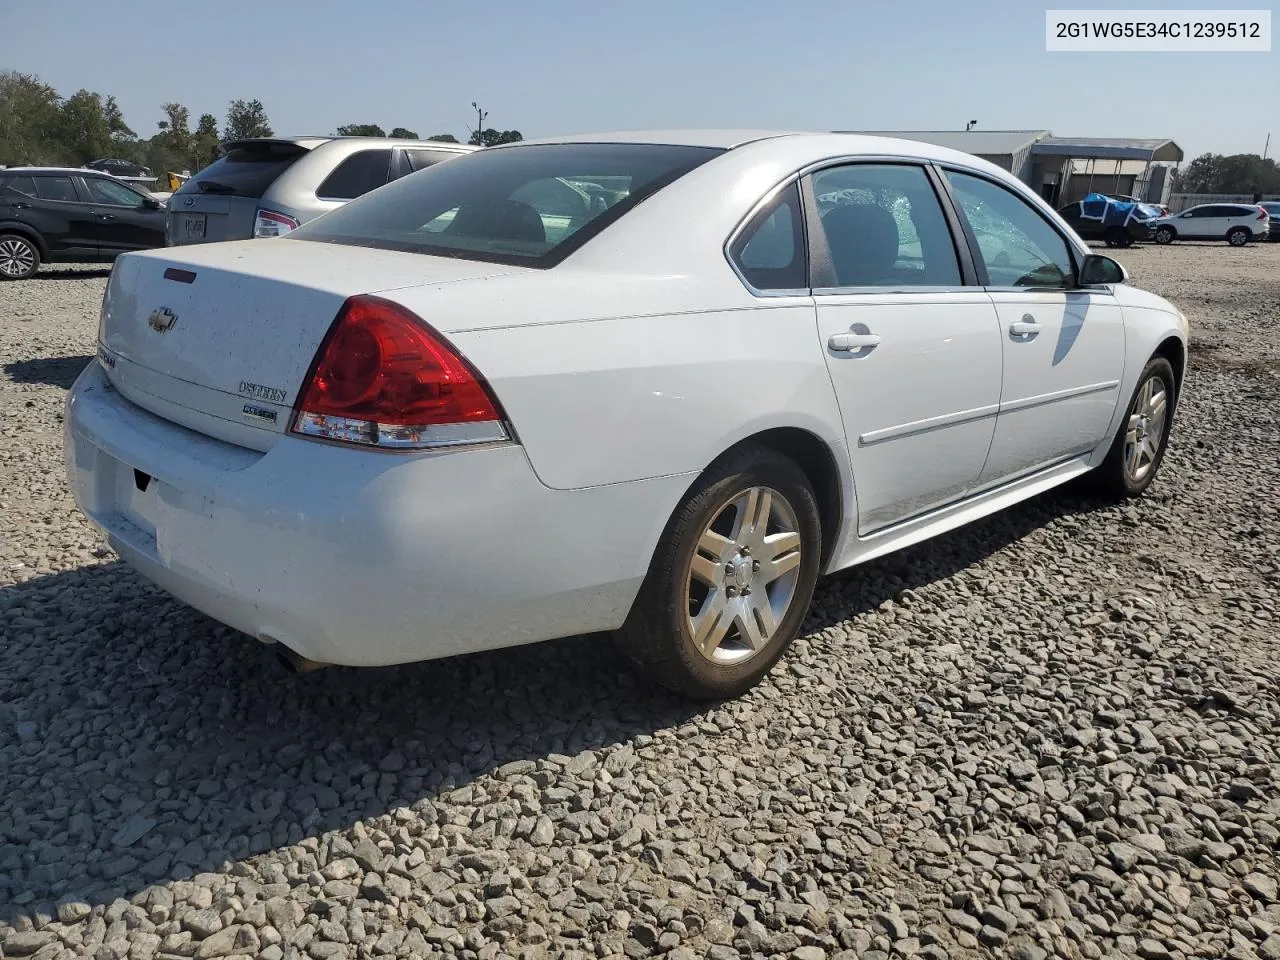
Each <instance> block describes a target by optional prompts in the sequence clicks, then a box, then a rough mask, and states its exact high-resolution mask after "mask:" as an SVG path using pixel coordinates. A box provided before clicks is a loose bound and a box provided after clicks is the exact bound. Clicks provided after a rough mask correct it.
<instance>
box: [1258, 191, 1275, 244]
mask: <svg viewBox="0 0 1280 960" xmlns="http://www.w3.org/2000/svg"><path fill="white" fill-rule="evenodd" d="M1258 206H1260V207H1261V208H1262V209H1263V210H1265V211H1267V215H1268V216H1269V217H1270V218H1271V219H1270V220H1268V221H1267V228H1268V230H1269V231H1270V233H1269V235H1270V237H1271V239H1272V240H1280V200H1264V201H1262V203H1260V204H1258Z"/></svg>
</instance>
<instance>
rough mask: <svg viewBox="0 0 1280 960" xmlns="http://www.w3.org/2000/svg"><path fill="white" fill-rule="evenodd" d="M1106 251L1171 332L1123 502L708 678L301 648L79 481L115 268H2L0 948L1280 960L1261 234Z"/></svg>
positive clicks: (939, 570) (583, 652)
mask: <svg viewBox="0 0 1280 960" xmlns="http://www.w3.org/2000/svg"><path fill="white" fill-rule="evenodd" d="M1120 259H1122V260H1123V261H1124V262H1125V263H1126V265H1127V266H1129V267H1130V269H1131V271H1132V273H1133V280H1134V282H1135V283H1139V284H1142V285H1145V286H1147V287H1148V288H1151V289H1155V290H1157V291H1160V292H1162V293H1165V294H1167V295H1169V296H1171V297H1172V298H1173V299H1174V300H1175V301H1176V302H1177V303H1178V304H1179V305H1180V306H1181V307H1182V308H1183V309H1184V310H1185V311H1186V312H1187V313H1188V314H1189V316H1190V317H1191V319H1192V322H1193V324H1194V327H1195V340H1194V347H1195V353H1194V356H1193V358H1192V363H1193V370H1194V372H1193V373H1191V375H1190V377H1189V380H1188V384H1187V392H1186V397H1185V399H1184V400H1183V404H1182V406H1181V408H1180V411H1179V414H1180V416H1179V422H1178V424H1177V426H1176V427H1175V433H1174V442H1173V445H1172V447H1171V450H1170V453H1169V456H1168V458H1167V459H1166V461H1165V464H1164V469H1163V472H1162V474H1161V477H1160V478H1159V479H1158V480H1157V482H1156V484H1155V485H1154V486H1153V487H1152V489H1151V491H1150V492H1149V495H1148V496H1147V497H1146V498H1145V499H1144V500H1142V501H1140V502H1137V503H1132V504H1127V505H1123V506H1108V505H1104V504H1099V503H1097V502H1094V501H1092V500H1090V499H1087V498H1086V497H1085V495H1084V494H1082V493H1081V492H1079V491H1076V490H1067V491H1061V492H1054V493H1051V494H1048V495H1046V496H1043V497H1040V498H1038V499H1036V500H1034V501H1032V502H1030V503H1027V504H1025V505H1023V506H1021V507H1019V508H1017V509H1014V510H1012V511H1010V512H1007V513H1005V514H1003V515H1001V516H998V517H995V518H991V519H989V520H987V521H984V522H981V523H978V524H976V525H974V526H971V527H969V528H966V529H964V530H962V531H959V532H957V533H954V534H952V535H949V536H946V537H943V538H941V539H939V540H937V541H934V542H933V543H930V544H927V545H922V546H920V547H917V548H914V549H911V550H909V551H907V552H905V553H902V554H899V555H896V556H892V557H889V558H886V559H885V560H883V561H880V562H876V563H874V564H872V565H870V566H868V567H863V568H860V569H858V570H855V571H851V572H848V573H846V574H843V575H840V576H837V577H833V578H830V579H828V580H826V581H824V582H823V584H821V585H820V587H819V591H818V596H817V600H816V603H815V607H814V610H813V613H812V616H811V618H810V620H809V623H808V626H807V628H806V630H805V634H804V637H803V639H802V640H801V641H800V642H798V643H797V644H796V646H795V647H794V648H793V651H792V652H791V654H790V655H789V656H788V658H787V659H786V660H785V662H784V663H783V664H782V665H781V666H780V668H779V669H778V671H777V672H776V674H775V675H774V676H773V677H772V678H770V679H769V680H767V681H766V682H765V683H763V684H762V685H761V686H760V687H759V688H758V689H756V690H755V691H753V692H752V693H751V694H749V695H748V696H746V697H744V698H742V699H741V700H739V701H736V702H733V703H726V704H723V705H718V706H713V707H710V708H694V707H690V706H688V705H685V704H682V703H679V702H676V701H674V700H672V699H669V698H667V697H666V696H665V695H662V694H659V693H655V692H653V691H651V690H649V689H648V688H646V687H643V686H641V685H639V684H638V683H637V682H635V681H634V680H633V679H632V677H631V675H630V674H629V673H628V672H626V670H625V669H623V668H622V667H621V665H620V664H619V662H618V660H617V659H616V658H615V656H614V655H613V654H612V653H611V652H610V650H609V648H608V644H606V643H603V642H602V641H601V639H600V638H596V637H586V638H575V639H571V640H566V641H561V642H557V643H552V644H546V645H542V646H539V647H532V648H525V649H517V650H512V651H505V652H501V653H495V654H491V655H479V656H473V657H466V658H460V659H455V660H450V661H441V662H436V663H429V664H421V665H417V666H413V667H408V668H398V669H394V670H372V671H364V672H361V671H355V670H346V669H333V670H328V671H324V672H321V673H319V674H314V675H311V676H308V677H301V678H298V677H291V676H288V675H285V674H284V673H283V672H282V671H280V670H279V669H277V668H276V667H275V666H274V664H270V663H268V655H267V652H266V651H265V650H264V649H263V648H261V647H259V646H258V645H257V644H255V643H253V642H251V641H248V640H246V639H245V638H243V637H240V636H238V635H236V634H234V633H233V632H232V631H229V630H227V629H226V628H223V627H220V626H218V625H217V624H214V623H213V622H211V621H209V620H207V619H205V618H204V617H202V616H200V615H199V614H196V613H194V612H193V611H191V610H189V609H187V608H185V607H183V606H182V605H180V604H178V603H176V602H174V601H172V600H170V599H168V598H167V597H166V596H164V595H163V594H161V593H159V592H158V591H156V590H155V589H153V588H151V587H150V586H148V585H147V584H146V583H144V582H143V581H142V580H140V579H139V578H138V577H136V576H134V575H133V574H132V573H131V572H130V571H129V570H128V569H127V568H125V567H124V566H123V565H121V564H120V563H119V562H118V561H116V560H115V558H114V557H113V555H112V554H111V553H110V551H108V550H107V549H105V548H104V547H103V546H102V544H101V541H100V540H99V539H98V537H97V536H96V535H95V534H94V533H93V532H92V531H91V530H90V528H89V527H88V526H87V524H86V523H85V522H84V521H83V520H82V519H81V518H80V516H79V515H78V514H77V512H76V510H75V508H74V506H73V504H72V501H71V499H70V497H69V496H68V493H67V490H66V484H65V481H64V478H63V474H62V467H61V437H60V429H61V424H60V419H61V406H62V403H63V398H64V395H65V392H66V389H67V387H68V385H69V384H70V382H71V380H72V379H73V377H74V375H75V373H76V372H77V371H78V369H79V368H80V367H81V366H83V364H84V363H86V362H87V361H88V359H89V355H90V354H91V353H92V351H93V341H94V336H95V329H96V317H97V306H98V301H99V298H100V296H101V293H102V288H103V285H104V283H105V273H104V272H103V271H99V270H95V271H86V270H78V269H65V270H58V271H53V270H50V271H46V272H45V273H42V274H41V275H40V276H39V277H38V278H37V279H34V280H31V281H27V282H25V283H8V284H0V373H2V375H0V438H2V442H0V509H2V510H3V518H4V520H3V527H2V528H0V529H2V530H3V535H2V536H0V945H2V946H3V953H4V956H5V957H17V956H29V955H33V956H35V957H38V958H40V960H47V958H55V957H71V956H93V957H96V958H101V960H107V958H115V960H120V958H124V957H126V956H128V957H130V958H134V960H146V958H150V957H192V956H194V957H196V958H200V960H203V958H209V957H220V956H246V957H254V956H257V957H261V958H263V960H281V958H284V957H290V958H293V957H299V958H301V957H310V958H314V960H336V958H356V957H383V956H386V957H391V956H398V957H409V956H413V957H420V956H436V955H444V956H460V957H468V958H485V960H491V958H499V957H517V958H535V957H583V958H585V957H588V956H591V957H610V956H618V955H625V956H627V957H633V958H634V957H643V956H649V955H656V954H661V953H665V954H666V955H667V956H669V957H671V958H672V960H690V958H695V957H709V958H712V960H728V958H732V957H740V956H753V957H754V956H780V957H784V958H795V960H818V958H823V957H839V958H842V960H845V958H854V957H864V958H883V957H887V956H903V957H907V956H913V955H914V956H919V957H925V958H934V960H936V958H942V957H952V958H970V957H981V956H1002V957H1010V958H1017V960H1037V958H1046V957H1048V956H1057V957H1066V958H1074V957H1089V958H1100V957H1117V956H1119V957H1132V956H1137V957H1142V958H1144V960H1160V958H1166V957H1193V956H1194V957H1205V958H1222V957H1230V958H1251V957H1255V956H1256V957H1265V958H1271V960H1276V958H1280V903H1278V902H1277V899H1278V896H1277V889H1276V887H1277V884H1276V879H1277V877H1278V876H1280V865H1278V864H1277V860H1278V858H1280V857H1278V855H1280V789H1277V787H1278V785H1280V661H1278V660H1277V653H1278V652H1280V631H1277V620H1278V618H1280V609H1278V608H1277V595H1278V594H1280V556H1278V550H1277V529H1278V528H1280V525H1278V524H1277V513H1278V512H1280V455H1278V453H1280V445H1278V444H1277V438H1276V424H1277V423H1278V422H1280V404H1278V402H1277V386H1280V323H1278V313H1277V307H1276V304H1278V303H1280V279H1278V278H1280V244H1273V245H1270V246H1251V247H1248V248H1246V249H1244V250H1234V249H1231V248H1229V247H1227V246H1226V245H1225V244H1177V245H1174V246H1173V247H1171V248H1167V249H1166V248H1154V247H1146V248H1141V249H1134V250H1130V251H1124V252H1122V253H1121V256H1120Z"/></svg>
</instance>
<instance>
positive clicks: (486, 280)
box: [66, 152, 711, 665]
mask: <svg viewBox="0 0 1280 960" xmlns="http://www.w3.org/2000/svg"><path fill="white" fill-rule="evenodd" d="M709 155H711V152H708V153H706V155H700V156H699V158H698V159H699V160H701V159H706V157H707V156H709ZM553 189H556V190H558V189H562V188H561V187H559V186H555V187H553ZM563 189H565V190H569V189H570V188H568V187H564V188H563ZM569 195H573V194H572V191H570V194H566V196H569ZM584 202H585V201H584ZM584 209H585V207H584ZM446 213H447V211H446ZM443 219H444V221H445V222H451V218H450V217H445V218H443ZM552 222H553V223H554V222H555V218H552ZM480 226H481V227H482V228H483V227H484V224H481V225H480ZM481 256H482V259H469V258H461V257H457V256H454V257H448V256H423V255H422V254H421V253H416V252H397V251H395V250H394V249H386V248H385V245H384V247H383V249H378V250H371V249H365V248H362V247H361V246H359V245H351V244H347V243H324V242H319V243H317V242H301V241H294V240H292V239H286V240H281V241H278V242H275V243H269V244H263V243H259V242H257V241H252V240H250V241H242V242H239V243H234V244H211V245H206V246H193V247H190V248H189V249H186V250H183V251H182V253H181V256H180V257H175V256H174V251H150V252H147V253H145V254H141V255H137V256H130V257H125V258H122V259H121V260H120V261H118V263H117V266H116V268H115V270H114V271H113V273H112V276H111V279H110V281H109V283H108V288H107V292H106V296H105V298H104V302H103V308H102V316H101V323H100V331H99V341H100V342H99V348H98V362H97V363H95V364H92V365H90V367H89V368H87V369H86V370H85V372H84V373H83V374H82V375H81V377H80V378H79V380H78V381H77V383H76V384H75V386H74V388H73V390H72V392H71V394H70V397H69V399H68V409H67V417H66V458H67V467H68V471H69V475H70V479H71V484H72V487H73V490H74V492H75V495H76V498H77V501H78V502H79V504H80V506H81V508H82V509H83V510H84V511H85V512H86V513H87V514H88V516H89V517H90V518H91V519H92V520H93V521H94V522H95V523H96V524H97V525H98V526H99V527H100V528H101V529H102V530H104V531H105V532H106V534H107V536H108V539H109V541H110V543H111V545H112V546H113V548H114V549H115V550H116V551H117V552H118V553H120V555H121V556H122V557H124V558H125V559H126V560H127V561H128V562H129V563H130V564H132V565H133V566H135V567H136V568H137V569H138V570H140V571H141V572H142V573H143V574H145V575H146V576H147V577H149V578H150V579H152V580H153V581H155V582H156V583H158V584H160V585H161V586H162V587H164V588H165V589H166V590H168V591H169V592H171V593H172V594H174V595H175V596H177V597H179V598H181V599H183V600H185V601H186V602H188V603H189V604H191V605H192V606H194V607H196V608H198V609H200V610H203V611H204V612H206V613H208V614H209V615H211V616H213V617H214V618H216V619H218V620H220V621H222V622H224V623H227V624H230V625H232V626H234V627H236V628H237V629H239V630H241V631H243V632H245V633H247V634H249V635H250V636H254V637H258V638H260V639H262V640H264V641H270V642H278V643H281V644H283V645H284V647H285V648H287V649H288V650H290V651H293V652H294V653H295V654H296V655H298V656H300V657H302V658H305V659H306V660H308V661H319V662H324V663H343V664H352V665H378V664H391V663H399V662H406V661H414V660H421V659H427V658H431V657H439V656H447V655H451V654H455V653H460V652H466V651H472V650H478V649H484V648H486V647H496V646H504V645H509V644H513V643H522V642H532V641H537V640H544V639H549V638H552V637H557V636H566V635H572V634H575V633H581V632H592V631H597V630H604V629H612V628H615V627H617V626H618V625H620V624H621V622H622V620H623V619H624V618H625V616H626V614H627V611H628V609H629V607H630V603H631V600H632V599H633V597H634V595H635V592H636V589H637V588H638V585H639V582H640V581H641V580H642V578H643V576H644V573H645V570H646V567H647V564H648V559H649V557H650V556H651V554H652V550H653V544H654V542H655V541H656V539H657V538H658V536H659V534H660V533H661V527H662V519H663V518H665V517H666V516H668V515H669V513H670V510H671V509H672V506H673V504H674V503H676V502H677V501H678V498H679V496H680V495H681V494H682V492H683V490H684V489H685V487H686V486H687V483H688V479H687V478H684V477H678V476H677V477H661V478H655V479H652V480H646V481H641V482H635V483H619V484H612V485H609V486H607V487H604V488H593V489H568V490H560V489H553V488H551V487H549V486H547V485H546V484H545V483H543V482H542V480H541V479H540V478H539V476H538V475H537V473H536V472H535V470H534V469H533V467H532V466H531V463H530V460H529V457H528V455H527V452H526V450H525V448H524V447H523V446H522V445H521V444H520V442H519V435H518V424H512V423H511V422H509V420H508V417H507V414H506V412H505V411H504V410H503V408H502V405H501V402H500V400H499V399H498V398H499V396H500V393H501V388H502V387H503V384H502V383H497V384H490V383H489V382H487V381H486V379H485V376H484V374H483V372H482V371H479V370H477V369H475V367H474V366H473V365H472V364H471V362H470V361H469V359H468V358H467V357H466V356H464V355H463V353H462V352H461V350H460V349H459V348H458V347H457V346H456V345H455V343H454V341H453V339H452V334H451V333H442V332H441V331H442V330H444V331H449V330H450V328H451V326H452V327H456V326H457V325H458V322H459V321H458V319H457V317H456V315H455V314H454V313H453V312H452V311H450V310H449V309H448V308H447V307H444V306H442V307H440V308H439V309H440V313H439V315H436V314H434V313H432V312H430V311H429V310H428V311H424V310H423V308H422V307H421V306H418V307H417V310H418V312H417V313H414V312H411V311H410V310H409V308H407V307H406V306H405V305H404V303H403V301H404V300H405V298H406V294H412V297H411V300H412V302H413V303H415V304H419V305H422V304H427V305H430V304H431V303H432V302H437V301H439V300H441V299H442V297H441V296H440V295H442V294H443V293H444V292H446V291H447V292H448V293H449V294H450V296H451V297H452V298H453V302H455V303H456V302H458V298H459V297H467V299H474V298H475V297H476V296H479V295H482V291H483V290H484V288H486V286H487V285H490V284H495V283H497V284H502V285H503V298H502V300H501V302H505V303H506V306H505V307H504V308H503V309H504V310H506V311H511V313H512V315H513V316H518V315H519V314H520V307H519V304H520V290H521V289H522V285H523V284H524V283H525V282H527V281H531V280H537V279H539V278H542V277H545V276H546V274H545V272H544V271H543V270H540V269H536V268H534V267H529V266H521V265H514V264H512V263H501V262H492V260H490V259H484V258H483V256H484V254H483V252H482V253H481ZM499 259H503V258H501V257H499ZM466 291H470V296H468V294H467V293H466ZM443 302H444V303H445V304H447V303H448V302H449V299H448V298H443ZM586 439H588V438H579V440H586ZM581 531H591V536H589V537H582V536H580V535H575V532H577V533H580V532H581ZM566 539H572V540H574V541H582V540H586V541H588V542H587V543H585V544H580V545H579V546H577V547H576V548H575V549H573V550H564V549H562V547H563V544H564V543H565V542H566Z"/></svg>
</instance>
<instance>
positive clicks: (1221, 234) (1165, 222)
mask: <svg viewBox="0 0 1280 960" xmlns="http://www.w3.org/2000/svg"><path fill="white" fill-rule="evenodd" d="M1269 219H1270V217H1269V215H1268V214H1267V211H1266V210H1264V209H1263V208H1262V207H1260V206H1258V205H1257V204H1254V203H1202V204H1200V205H1199V206H1195V207H1190V208H1188V209H1186V210H1183V211H1182V212H1181V213H1174V214H1171V215H1169V216H1167V217H1159V218H1157V219H1156V220H1155V222H1154V223H1152V226H1153V227H1154V228H1155V232H1156V243H1172V242H1173V241H1174V240H1226V241H1227V243H1229V244H1231V245H1232V246H1233V247H1243V246H1244V245H1245V244H1246V243H1248V242H1249V241H1250V240H1260V239H1262V238H1264V237H1266V236H1267V234H1268V232H1269V225H1268V220H1269Z"/></svg>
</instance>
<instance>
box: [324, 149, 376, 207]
mask: <svg viewBox="0 0 1280 960" xmlns="http://www.w3.org/2000/svg"><path fill="white" fill-rule="evenodd" d="M390 166H391V151H390V150H361V151H360V152H359V153H353V154H352V155H351V156H349V157H347V159H345V160H343V161H342V162H341V163H340V164H338V166H337V167H336V168H335V169H334V171H333V173H331V174H329V176H327V177H326V178H325V180H324V182H323V183H322V184H320V186H319V187H317V188H316V196H317V197H319V198H320V199H322V200H354V199H355V198H356V197H359V196H363V195H364V194H366V193H368V192H369V191H370V190H375V189H377V188H378V187H380V186H382V185H383V184H384V183H386V182H387V171H388V168H389V167H390Z"/></svg>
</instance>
